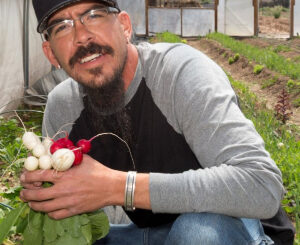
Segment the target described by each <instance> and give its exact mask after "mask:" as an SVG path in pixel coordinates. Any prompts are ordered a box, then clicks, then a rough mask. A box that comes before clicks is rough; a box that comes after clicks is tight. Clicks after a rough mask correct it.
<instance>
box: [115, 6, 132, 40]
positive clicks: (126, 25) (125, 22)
mask: <svg viewBox="0 0 300 245" xmlns="http://www.w3.org/2000/svg"><path fill="white" fill-rule="evenodd" d="M118 18H119V21H120V23H121V25H122V27H123V31H124V35H125V37H126V38H127V39H129V40H130V38H131V35H132V25H131V20H130V17H129V15H128V14H127V13H126V12H125V11H122V12H121V13H119V15H118Z"/></svg>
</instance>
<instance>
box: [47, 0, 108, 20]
mask: <svg viewBox="0 0 300 245" xmlns="http://www.w3.org/2000/svg"><path fill="white" fill-rule="evenodd" d="M105 6H106V5H104V4H103V3H99V2H98V1H90V0H89V1H81V2H77V3H73V4H70V5H68V6H66V7H65V8H62V9H60V10H58V11H57V12H56V13H54V14H53V15H52V16H51V17H50V18H49V20H48V23H50V22H52V21H53V20H55V19H67V18H70V13H74V14H77V15H80V14H83V13H84V12H86V11H88V10H90V9H94V8H99V7H105Z"/></svg>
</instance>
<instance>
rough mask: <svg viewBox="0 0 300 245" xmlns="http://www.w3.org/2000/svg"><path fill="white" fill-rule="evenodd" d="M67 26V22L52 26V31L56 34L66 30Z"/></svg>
mask: <svg viewBox="0 0 300 245" xmlns="http://www.w3.org/2000/svg"><path fill="white" fill-rule="evenodd" d="M69 27H70V26H69V25H67V24H60V25H57V26H55V27H54V28H53V32H54V34H58V33H59V32H62V31H65V30H67V29H68V28H69Z"/></svg>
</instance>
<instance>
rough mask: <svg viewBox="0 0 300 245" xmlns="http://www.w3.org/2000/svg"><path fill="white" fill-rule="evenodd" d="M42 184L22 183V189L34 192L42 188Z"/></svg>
mask: <svg viewBox="0 0 300 245" xmlns="http://www.w3.org/2000/svg"><path fill="white" fill-rule="evenodd" d="M42 184H43V183H42V182H34V183H33V184H27V183H23V187H24V188H25V189H29V190H36V189H40V188H41V187H42Z"/></svg>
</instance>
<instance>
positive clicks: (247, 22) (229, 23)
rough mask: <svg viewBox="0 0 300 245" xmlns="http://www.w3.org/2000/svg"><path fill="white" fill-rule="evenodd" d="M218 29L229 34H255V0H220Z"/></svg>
mask: <svg viewBox="0 0 300 245" xmlns="http://www.w3.org/2000/svg"><path fill="white" fill-rule="evenodd" d="M218 31H219V32H221V33H224V34H227V35H229V36H252V35H254V6H253V0H243V1H241V0H220V1H219V6H218Z"/></svg>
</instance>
